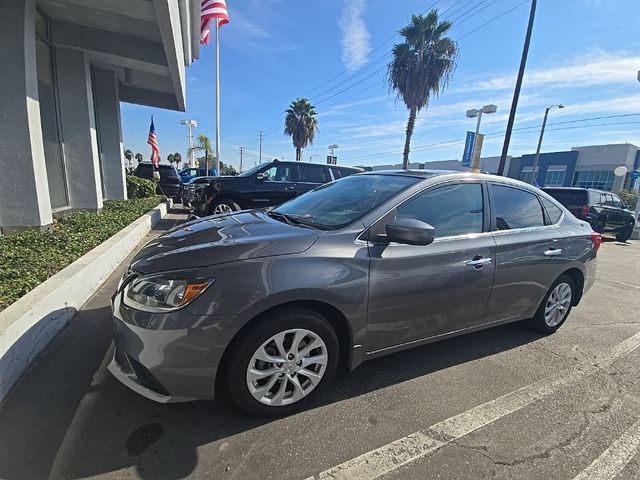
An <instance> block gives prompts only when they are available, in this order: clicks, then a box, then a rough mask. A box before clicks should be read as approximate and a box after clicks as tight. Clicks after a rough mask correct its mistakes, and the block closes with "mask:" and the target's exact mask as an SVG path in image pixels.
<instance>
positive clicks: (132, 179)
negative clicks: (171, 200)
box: [127, 175, 156, 198]
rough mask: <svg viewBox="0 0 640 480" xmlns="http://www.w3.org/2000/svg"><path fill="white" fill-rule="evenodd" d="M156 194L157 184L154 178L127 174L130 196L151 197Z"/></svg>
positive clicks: (128, 194) (128, 193)
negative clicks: (149, 178)
mask: <svg viewBox="0 0 640 480" xmlns="http://www.w3.org/2000/svg"><path fill="white" fill-rule="evenodd" d="M155 194H156V184H155V182H154V181H153V180H148V179H146V178H140V177H136V176H134V175H127V197H128V198H150V197H154V196H155Z"/></svg>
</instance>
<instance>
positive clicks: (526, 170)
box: [520, 167, 533, 183]
mask: <svg viewBox="0 0 640 480" xmlns="http://www.w3.org/2000/svg"><path fill="white" fill-rule="evenodd" d="M520 180H522V181H523V182H525V183H531V182H533V167H522V173H521V174H520Z"/></svg>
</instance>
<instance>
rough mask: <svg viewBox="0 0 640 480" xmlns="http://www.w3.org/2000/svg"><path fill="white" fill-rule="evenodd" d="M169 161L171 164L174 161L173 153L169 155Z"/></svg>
mask: <svg viewBox="0 0 640 480" xmlns="http://www.w3.org/2000/svg"><path fill="white" fill-rule="evenodd" d="M167 162H169V165H171V164H172V163H173V153H170V154H169V155H167Z"/></svg>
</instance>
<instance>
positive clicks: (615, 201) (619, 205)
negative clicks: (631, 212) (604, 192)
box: [611, 195, 622, 208]
mask: <svg viewBox="0 0 640 480" xmlns="http://www.w3.org/2000/svg"><path fill="white" fill-rule="evenodd" d="M611 196H612V197H613V206H614V207H617V208H622V200H620V197H618V196H617V195H611Z"/></svg>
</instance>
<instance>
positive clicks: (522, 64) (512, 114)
mask: <svg viewBox="0 0 640 480" xmlns="http://www.w3.org/2000/svg"><path fill="white" fill-rule="evenodd" d="M537 3H538V2H537V0H531V11H530V12H529V25H528V26H527V35H526V36H525V39H524V47H523V49H522V58H521V59H520V70H518V78H517V80H516V88H515V90H514V91H513V101H512V102H511V111H510V112H509V121H508V122H507V131H506V133H505V135H504V143H503V145H502V154H501V155H500V164H499V165H498V175H503V174H504V166H505V164H506V163H507V154H508V153H509V143H510V142H511V131H512V130H513V122H514V121H515V118H516V110H517V109H518V100H519V99H520V89H521V88H522V78H523V77H524V69H525V67H526V66H527V56H528V55H529V44H530V43H531V32H532V31H533V21H534V19H535V18H536V5H537Z"/></svg>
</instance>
